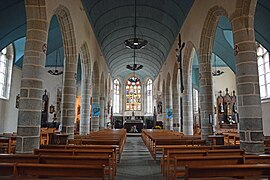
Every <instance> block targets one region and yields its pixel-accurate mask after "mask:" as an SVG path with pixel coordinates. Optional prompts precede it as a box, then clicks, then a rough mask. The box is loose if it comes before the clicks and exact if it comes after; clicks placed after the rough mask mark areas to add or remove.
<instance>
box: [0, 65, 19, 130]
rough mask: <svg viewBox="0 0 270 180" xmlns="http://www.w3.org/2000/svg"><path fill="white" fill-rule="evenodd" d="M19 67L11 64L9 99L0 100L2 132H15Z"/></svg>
mask: <svg viewBox="0 0 270 180" xmlns="http://www.w3.org/2000/svg"><path fill="white" fill-rule="evenodd" d="M21 75H22V73H21V69H19V68H17V67H16V66H13V69H12V78H11V88H10V97H9V100H0V104H1V105H2V107H1V115H3V119H2V121H3V123H1V124H3V127H2V128H3V129H2V132H10V133H11V132H16V131H17V122H18V112H19V110H18V109H17V108H16V107H15V106H16V96H17V95H18V94H20V87H21Z"/></svg>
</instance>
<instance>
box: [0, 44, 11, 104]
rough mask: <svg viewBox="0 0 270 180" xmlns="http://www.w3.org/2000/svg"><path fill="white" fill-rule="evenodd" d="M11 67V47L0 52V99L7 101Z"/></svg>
mask: <svg viewBox="0 0 270 180" xmlns="http://www.w3.org/2000/svg"><path fill="white" fill-rule="evenodd" d="M12 66H13V50H12V45H9V46H8V47H6V48H4V49H2V50H1V52H0V99H9V93H10V85H11V74H12Z"/></svg>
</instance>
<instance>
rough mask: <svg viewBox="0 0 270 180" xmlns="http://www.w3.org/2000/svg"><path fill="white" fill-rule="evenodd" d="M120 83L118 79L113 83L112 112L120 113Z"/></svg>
mask: <svg viewBox="0 0 270 180" xmlns="http://www.w3.org/2000/svg"><path fill="white" fill-rule="evenodd" d="M119 110H120V82H119V80H118V79H115V80H114V81H113V112H114V113H119V112H120V111H119Z"/></svg>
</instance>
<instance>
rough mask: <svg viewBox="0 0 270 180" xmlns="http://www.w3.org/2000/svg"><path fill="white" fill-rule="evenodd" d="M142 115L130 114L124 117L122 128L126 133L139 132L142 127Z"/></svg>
mask: <svg viewBox="0 0 270 180" xmlns="http://www.w3.org/2000/svg"><path fill="white" fill-rule="evenodd" d="M143 122H144V120H143V117H141V116H136V117H135V116H132V117H126V118H125V121H124V128H125V129H126V130H127V132H128V133H141V132H142V129H143V128H144V125H143Z"/></svg>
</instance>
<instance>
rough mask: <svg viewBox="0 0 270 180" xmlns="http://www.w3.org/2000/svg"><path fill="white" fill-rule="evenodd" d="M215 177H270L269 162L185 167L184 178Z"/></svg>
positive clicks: (187, 179)
mask: <svg viewBox="0 0 270 180" xmlns="http://www.w3.org/2000/svg"><path fill="white" fill-rule="evenodd" d="M217 177H222V178H224V177H228V178H230V179H233V178H235V177H237V178H243V177H244V178H245V179H247V178H250V179H260V178H263V177H264V178H268V179H269V178H270V165H269V164H238V165H214V166H209V165H207V166H200V167H199V166H194V167H189V166H187V167H186V168H185V180H189V179H200V180H202V179H203V178H204V179H211V178H215V179H216V178H217Z"/></svg>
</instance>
